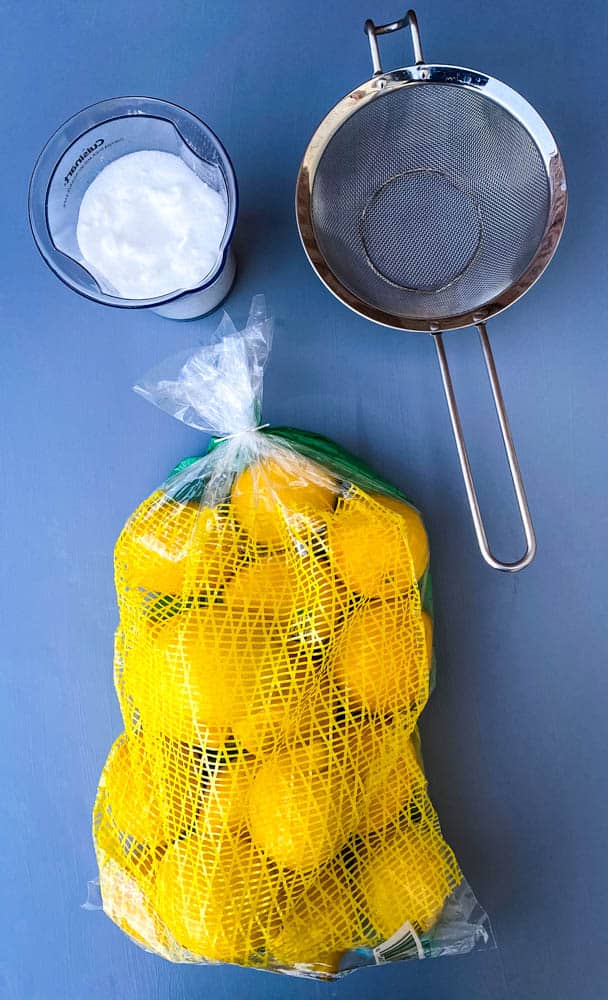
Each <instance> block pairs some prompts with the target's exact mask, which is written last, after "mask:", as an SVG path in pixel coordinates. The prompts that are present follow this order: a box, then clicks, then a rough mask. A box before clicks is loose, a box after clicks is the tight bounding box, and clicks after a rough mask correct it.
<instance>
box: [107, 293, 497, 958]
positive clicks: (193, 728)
mask: <svg viewBox="0 0 608 1000" xmlns="http://www.w3.org/2000/svg"><path fill="white" fill-rule="evenodd" d="M220 332H221V333H222V334H223V336H222V337H221V338H218V339H217V340H216V341H215V342H212V343H211V344H209V345H207V346H205V347H201V348H198V349H196V350H195V351H194V352H192V353H189V354H188V355H186V356H184V355H181V356H179V357H178V358H177V359H172V360H171V361H169V362H167V363H164V364H163V365H162V366H161V367H160V368H159V369H158V370H157V371H156V372H154V373H151V374H150V375H149V376H148V377H147V379H146V380H144V382H143V384H142V385H140V386H138V387H137V388H138V391H139V392H140V393H141V394H142V395H144V396H145V397H146V398H148V399H150V400H151V401H152V402H154V403H156V404H157V405H158V406H160V407H161V408H163V409H164V410H167V411H168V412H170V413H172V414H173V415H174V416H176V417H178V418H179V419H180V420H182V421H184V422H185V423H187V424H189V425H191V426H192V427H196V428H198V429H199V430H207V431H212V432H213V433H215V434H219V433H222V435H223V437H222V438H219V439H216V440H215V442H213V443H212V446H211V448H210V450H209V452H208V453H207V454H206V455H205V456H204V457H203V458H201V459H198V460H192V462H191V463H188V462H184V463H182V465H181V466H180V467H179V468H178V470H176V471H175V472H174V474H172V476H171V477H170V479H169V481H168V482H167V484H166V485H165V487H164V488H163V489H161V490H158V491H157V492H155V493H153V494H152V496H150V497H149V498H148V499H147V500H145V501H144V503H142V504H141V506H140V507H139V508H138V509H137V510H136V511H135V513H134V514H133V515H132V517H131V518H130V519H129V520H128V522H127V524H126V525H125V527H124V529H123V531H122V534H121V535H120V538H119V539H118V542H117V545H116V553H115V571H116V591H117V597H118V605H119V611H120V622H119V627H118V631H117V634H116V651H115V681H116V689H117V693H118V697H119V701H120V707H121V711H122V716H123V720H124V732H123V733H122V735H121V736H119V738H118V739H117V740H116V742H115V744H114V746H113V748H112V750H111V751H110V754H109V757H108V759H107V762H106V765H105V767H104V770H103V773H102V776H101V780H100V783H99V789H98V795H97V800H96V804H95V809H94V817H93V830H94V839H95V845H96V851H97V858H98V864H99V873H100V875H99V881H100V887H101V895H102V899H103V907H104V910H105V911H106V913H107V914H108V915H109V916H110V917H111V918H112V919H113V920H114V921H115V922H116V923H117V924H119V926H121V927H122V928H123V929H124V930H125V931H126V932H127V933H128V934H130V935H131V937H132V938H134V939H135V940H136V941H137V942H138V943H139V944H141V945H143V946H145V947H147V948H149V949H152V950H153V951H155V952H157V953H158V954H161V955H164V956H165V957H166V958H169V959H171V960H173V961H190V962H211V961H224V962H238V963H242V964H245V965H257V966H262V967H266V968H272V969H278V970H281V971H291V972H294V971H295V972H296V973H297V974H304V975H311V976H315V975H316V976H330V975H333V974H335V973H337V972H343V971H345V970H346V969H349V968H353V967H355V966H357V965H362V964H369V963H373V962H379V961H390V960H392V959H393V958H402V957H409V956H410V955H414V956H416V955H424V954H429V955H432V954H445V953H450V954H454V953H457V952H462V951H465V950H469V949H470V948H471V947H473V944H474V942H475V940H476V939H477V936H478V931H479V930H480V928H481V930H482V932H483V933H485V931H483V926H482V924H483V920H484V919H485V915H483V914H482V913H480V911H479V909H478V907H477V904H476V901H475V899H474V897H472V894H470V891H469V890H468V889H467V887H466V883H464V882H463V880H462V876H461V873H460V871H459V868H458V865H457V863H456V860H455V858H454V855H453V853H452V851H451V850H450V848H449V847H448V846H447V844H446V843H445V841H444V840H443V838H442V835H441V831H440V828H439V823H438V821H437V817H436V814H435V812H434V810H433V807H432V805H431V803H430V801H429V798H428V794H427V788H426V780H425V776H424V771H423V768H422V762H421V757H420V753H419V740H418V735H417V730H416V724H417V720H418V718H419V716H420V713H421V712H422V710H423V708H424V706H425V704H426V701H427V699H428V696H429V681H430V673H431V665H432V633H433V624H432V619H431V615H430V602H429V601H428V587H427V582H428V562H429V548H428V540H427V535H426V531H425V529H424V525H423V523H422V519H421V517H420V515H419V514H418V512H417V511H416V510H415V509H414V508H413V507H411V506H410V505H409V504H408V503H406V502H405V501H404V500H402V499H399V498H398V492H397V491H395V490H394V489H393V488H392V487H390V486H389V484H387V483H385V482H384V481H382V480H380V479H378V478H377V477H375V476H374V475H373V473H371V472H370V470H369V469H367V468H366V467H365V466H363V465H362V463H360V462H359V461H358V460H357V459H356V458H354V457H353V456H350V455H348V454H347V453H345V452H343V451H341V449H339V448H338V446H337V445H334V444H333V443H332V442H329V441H327V440H326V439H323V438H319V437H318V436H315V435H310V434H306V433H305V432H303V431H297V430H294V429H293V428H282V429H281V428H275V429H274V430H272V429H271V430H270V431H268V433H264V431H263V429H262V428H260V427H259V426H258V425H259V414H260V412H261V392H262V373H263V368H264V363H265V360H266V356H267V353H268V348H269V344H270V326H269V323H268V320H267V317H266V314H265V310H264V307H263V301H262V300H260V299H255V300H254V303H253V307H252V312H251V315H250V319H249V322H248V324H247V328H246V330H245V331H243V332H242V333H240V334H237V332H236V330H235V329H234V327H233V326H232V324H231V323H230V320H229V319H228V317H226V316H225V317H224V319H223V320H222V324H221V331H220ZM421 594H422V595H424V596H425V598H426V600H427V604H426V605H425V603H424V601H423V600H422V597H421Z"/></svg>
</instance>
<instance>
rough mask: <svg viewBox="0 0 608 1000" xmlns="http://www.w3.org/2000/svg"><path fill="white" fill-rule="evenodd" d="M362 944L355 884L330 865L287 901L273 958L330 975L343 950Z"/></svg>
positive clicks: (334, 969) (357, 893)
mask: <svg viewBox="0 0 608 1000" xmlns="http://www.w3.org/2000/svg"><path fill="white" fill-rule="evenodd" d="M364 943H365V937H364V934H363V931H362V926H361V918H360V907H359V892H358V889H357V885H356V883H355V881H354V880H353V879H352V878H351V877H350V876H349V874H348V872H346V871H340V870H339V868H338V867H337V866H336V865H333V864H330V865H327V866H326V867H325V868H323V869H321V871H320V872H319V873H318V875H317V876H316V877H315V879H314V881H312V882H311V883H310V884H308V885H307V886H306V888H305V889H304V890H303V891H302V892H300V893H298V894H297V895H294V897H293V898H292V899H291V900H290V902H289V904H288V906H287V908H286V910H285V913H284V917H283V928H282V931H281V933H280V935H279V936H278V937H277V940H276V943H275V946H274V948H273V958H274V959H275V960H276V961H278V962H281V963H282V964H284V965H290V966H295V965H298V966H302V965H305V966H308V967H309V969H310V970H311V971H314V972H316V973H320V974H323V973H325V974H327V975H331V974H333V973H335V972H337V970H338V967H339V964H340V958H341V956H342V954H343V953H344V952H345V951H349V950H350V949H351V948H356V947H358V946H359V945H362V944H364Z"/></svg>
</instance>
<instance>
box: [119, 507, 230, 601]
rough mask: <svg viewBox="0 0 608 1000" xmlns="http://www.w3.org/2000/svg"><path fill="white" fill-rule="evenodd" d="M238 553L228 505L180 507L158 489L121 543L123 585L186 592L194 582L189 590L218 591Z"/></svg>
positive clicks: (129, 524)
mask: <svg viewBox="0 0 608 1000" xmlns="http://www.w3.org/2000/svg"><path fill="white" fill-rule="evenodd" d="M238 554H239V553H238V534H237V531H236V527H235V525H234V522H233V521H232V519H231V518H230V517H229V516H228V514H227V508H226V506H223V507H213V508H211V507H205V506H203V505H201V504H199V503H198V502H197V501H190V502H188V503H178V502H177V501H176V500H173V499H171V498H170V497H168V496H167V495H166V494H164V493H162V492H161V491H157V492H156V493H153V494H152V496H150V497H148V499H147V500H145V501H144V502H143V503H142V504H141V505H140V506H139V507H138V508H137V510H136V511H135V513H134V514H133V515H132V516H131V518H130V519H129V520H128V521H127V523H126V525H125V527H124V528H123V531H122V533H121V535H120V537H119V539H118V541H117V543H116V549H115V554H114V565H115V571H116V581H117V587H118V590H119V592H122V591H123V590H124V588H125V587H127V588H128V589H129V590H137V589H141V590H144V591H149V592H155V593H160V594H181V593H182V592H183V591H184V589H185V587H186V584H187V583H188V584H189V589H195V588H202V587H205V588H207V589H209V590H216V589H217V588H218V587H220V586H221V585H222V584H223V583H224V582H225V580H226V578H227V577H228V576H229V575H230V573H231V571H232V569H233V567H234V566H235V565H236V563H237V561H238Z"/></svg>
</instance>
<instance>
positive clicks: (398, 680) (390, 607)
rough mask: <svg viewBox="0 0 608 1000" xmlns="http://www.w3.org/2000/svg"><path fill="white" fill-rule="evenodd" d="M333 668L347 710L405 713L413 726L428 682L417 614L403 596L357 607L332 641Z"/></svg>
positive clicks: (421, 626)
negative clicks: (404, 710)
mask: <svg viewBox="0 0 608 1000" xmlns="http://www.w3.org/2000/svg"><path fill="white" fill-rule="evenodd" d="M333 670H334V674H335V678H336V681H337V682H338V683H339V684H340V685H341V687H342V688H343V690H344V696H345V700H346V702H347V704H348V705H349V707H351V708H357V707H358V708H362V709H364V710H365V711H367V712H371V713H374V712H379V713H380V714H382V715H385V714H386V713H387V712H395V711H399V710H400V709H407V710H408V711H409V713H410V714H411V721H412V723H413V721H414V720H415V718H416V717H417V715H418V714H419V713H420V711H421V710H422V708H423V706H424V704H425V702H426V699H427V697H428V684H429V676H428V674H429V672H428V664H427V661H426V655H425V651H424V640H423V625H422V619H421V615H420V612H419V611H418V610H417V609H416V608H415V607H414V606H413V605H412V603H410V601H408V600H407V599H403V598H399V599H397V600H395V601H387V602H378V603H374V604H368V605H364V606H363V607H361V608H359V609H358V610H357V611H355V612H354V614H353V615H352V616H351V618H350V620H349V621H348V622H347V624H346V626H345V627H344V629H343V630H342V631H341V632H340V634H339V636H338V638H337V641H336V646H335V651H334V658H333Z"/></svg>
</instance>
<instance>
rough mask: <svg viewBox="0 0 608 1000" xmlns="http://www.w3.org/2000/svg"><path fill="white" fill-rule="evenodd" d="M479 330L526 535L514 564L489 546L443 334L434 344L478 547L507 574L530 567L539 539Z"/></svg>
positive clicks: (490, 359) (483, 331)
mask: <svg viewBox="0 0 608 1000" xmlns="http://www.w3.org/2000/svg"><path fill="white" fill-rule="evenodd" d="M477 330H478V332H479V339H480V341H481V348H482V351H483V356H484V360H485V363H486V370H487V372H488V377H489V379H490V386H491V389H492V396H493V397H494V406H495V407H496V414H497V416H498V422H499V424H500V432H501V435H502V441H503V444H504V446H505V452H506V455H507V462H508V464H509V471H510V473H511V479H512V481H513V489H514V491H515V497H516V500H517V506H518V508H519V515H520V518H521V523H522V527H523V529H524V535H525V538H526V551H525V553H524V555H523V556H522V557H521V559H518V560H517V562H512V563H505V562H501V561H500V560H499V559H496V557H495V556H493V555H492V552H491V550H490V547H489V545H488V539H487V536H486V531H485V527H484V523H483V519H482V516H481V511H480V509H479V501H478V500H477V493H476V491H475V483H474V481H473V474H472V472H471V464H470V462H469V456H468V453H467V446H466V444H465V440H464V435H463V432H462V424H461V422H460V414H459V412H458V405H457V403H456V396H455V393H454V387H453V385H452V377H451V375H450V369H449V366H448V359H447V356H446V353H445V346H444V343H443V337H442V335H441V334H440V333H438V334H435V335H434V338H435V346H436V348H437V357H438V358H439V366H440V368H441V377H442V380H443V388H444V392H445V397H446V399H447V403H448V409H449V411H450V420H451V421H452V430H453V431H454V438H455V439H456V448H457V450H458V458H459V460H460V468H461V470H462V475H463V478H464V485H465V488H466V491H467V498H468V501H469V507H470V509H471V515H472V518H473V525H474V527H475V534H476V535H477V541H478V543H479V548H480V549H481V554H482V556H483V558H484V559H485V561H486V562H487V563H488V565H489V566H491V567H492V568H493V569H499V570H503V571H504V572H506V573H517V571H518V570H520V569H525V567H526V566H529V565H530V563H531V562H532V560H533V559H534V556H535V555H536V538H535V536H534V528H533V526H532V519H531V517H530V511H529V509H528V501H527V499H526V491H525V489H524V484H523V481H522V478H521V471H520V468H519V462H518V461H517V454H516V452H515V445H514V444H513V438H512V436H511V429H510V427H509V421H508V419H507V413H506V410H505V404H504V399H503V396H502V390H501V388H500V382H499V380H498V373H497V371H496V365H495V363H494V356H493V354H492V348H491V347H490V340H489V337H488V332H487V330H486V327H485V323H479V324H478V326H477Z"/></svg>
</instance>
